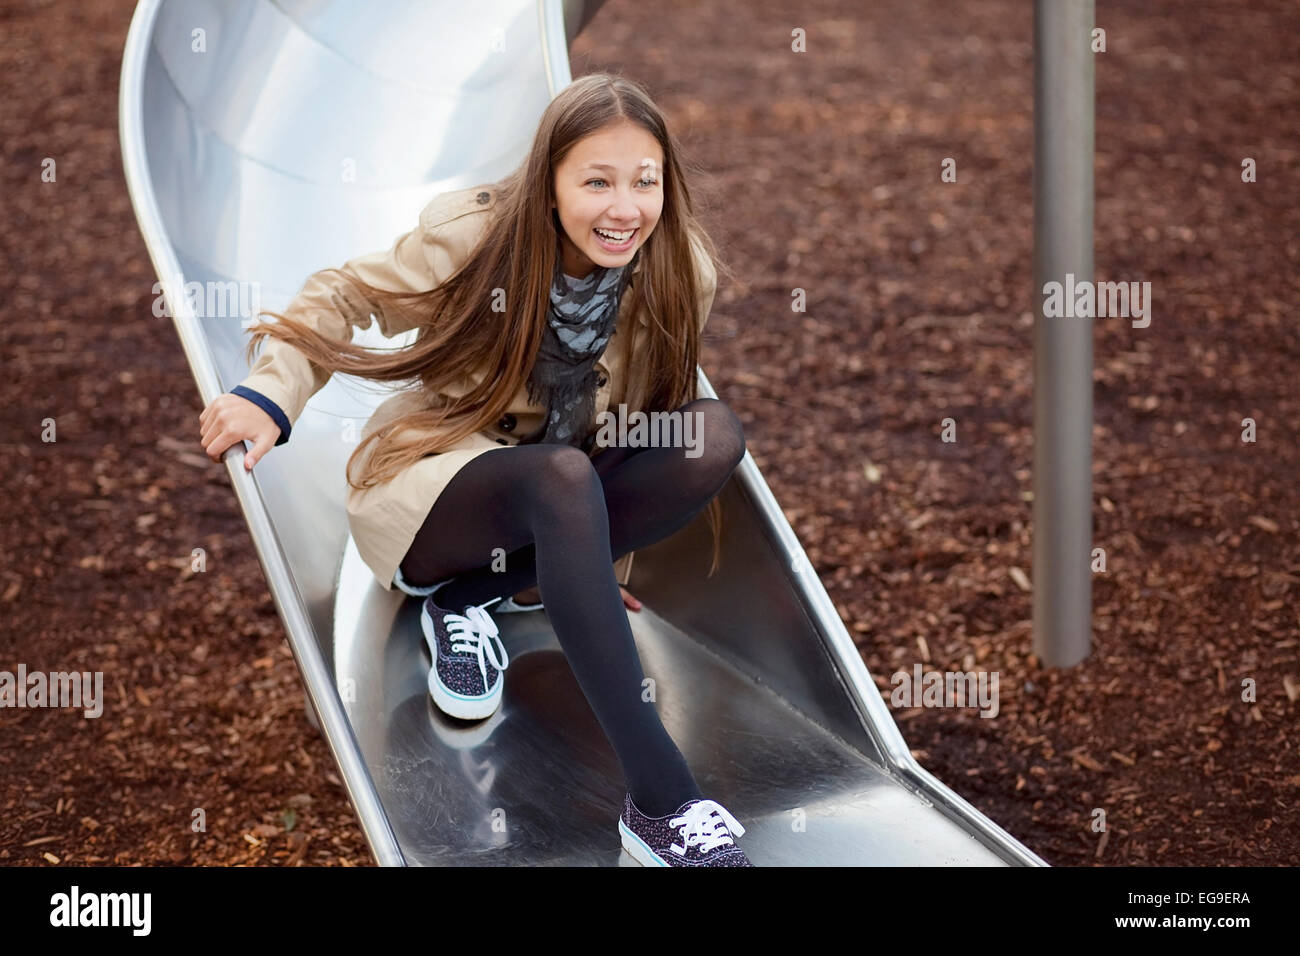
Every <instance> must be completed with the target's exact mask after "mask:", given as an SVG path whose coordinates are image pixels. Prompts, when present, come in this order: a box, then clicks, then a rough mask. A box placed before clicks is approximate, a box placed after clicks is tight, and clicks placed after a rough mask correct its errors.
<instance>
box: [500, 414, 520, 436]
mask: <svg viewBox="0 0 1300 956" xmlns="http://www.w3.org/2000/svg"><path fill="white" fill-rule="evenodd" d="M516 424H517V422H516V420H515V416H513V415H511V414H510V413H509V412H506V413H505V414H504V415H502V416H501V420H500V421H499V422H497V427H498V428H500V429H501V430H502V431H505V432H511V431H514V430H515V425H516Z"/></svg>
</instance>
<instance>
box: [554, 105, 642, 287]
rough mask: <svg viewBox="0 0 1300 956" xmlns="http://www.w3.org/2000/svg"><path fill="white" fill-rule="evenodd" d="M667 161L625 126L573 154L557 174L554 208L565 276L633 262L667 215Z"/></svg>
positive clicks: (577, 276) (584, 141)
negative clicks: (556, 214)
mask: <svg viewBox="0 0 1300 956" xmlns="http://www.w3.org/2000/svg"><path fill="white" fill-rule="evenodd" d="M663 161H664V154H663V150H662V149H660V148H659V141H658V140H656V139H655V138H654V137H653V136H651V135H650V134H649V133H647V132H646V131H645V130H644V129H642V128H641V127H640V126H637V125H635V124H633V123H629V122H626V121H621V122H619V123H617V124H613V125H610V126H606V127H605V128H604V129H601V130H598V131H597V132H595V133H592V134H591V135H590V136H588V137H586V138H585V139H582V140H579V141H578V143H577V144H576V145H575V146H574V147H573V148H572V149H571V150H569V153H568V155H567V156H565V157H564V161H563V162H562V163H560V164H559V165H558V166H557V167H556V169H555V197H556V202H554V203H552V204H551V206H552V208H556V209H558V210H559V215H560V225H561V226H563V231H562V232H561V234H560V250H561V261H560V268H561V269H563V270H564V272H565V274H566V275H569V276H572V277H573V278H575V279H581V278H583V277H584V276H586V275H588V274H589V273H590V272H591V270H592V269H594V268H596V266H598V265H599V266H605V267H607V268H613V267H617V266H623V265H627V264H628V263H629V262H631V261H632V257H633V256H634V255H636V251H637V250H638V249H639V248H641V246H642V245H643V244H644V243H645V241H646V240H647V239H649V238H650V234H651V233H652V232H654V228H655V225H656V224H657V223H658V222H659V214H660V212H662V211H663V207H664V192H663ZM602 233H605V235H602ZM609 233H613V234H614V235H609ZM629 234H630V235H629Z"/></svg>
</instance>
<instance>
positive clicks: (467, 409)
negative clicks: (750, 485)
mask: <svg viewBox="0 0 1300 956" xmlns="http://www.w3.org/2000/svg"><path fill="white" fill-rule="evenodd" d="M713 253H714V249H713V244H712V242H711V240H710V239H709V237H708V236H707V234H706V233H705V232H704V230H703V229H702V228H701V226H700V224H699V223H698V221H697V220H696V219H695V216H694V211H693V207H692V202H691V198H690V194H689V192H688V190H687V187H686V182H685V180H684V177H683V175H682V166H681V165H680V164H679V159H678V150H677V146H676V144H675V141H674V139H673V137H672V136H671V135H670V134H669V132H668V130H667V126H666V123H665V120H664V117H663V115H662V114H661V113H660V111H659V109H658V108H657V107H656V106H655V104H654V103H653V102H652V101H651V99H650V97H649V96H648V95H647V94H646V93H645V91H644V90H642V89H641V88H640V87H639V86H637V85H636V84H634V83H632V82H630V81H628V80H626V79H623V78H621V77H618V76H614V75H610V74H594V75H589V76H584V77H581V78H579V79H577V80H575V81H574V82H573V83H572V84H571V85H570V86H568V87H567V88H566V89H565V90H564V91H562V92H561V93H560V94H559V95H558V96H557V97H556V98H555V99H554V100H553V101H552V102H551V103H550V105H549V106H548V107H547V109H546V110H545V112H544V113H543V115H542V118H541V122H540V125H539V128H538V130H537V134H536V136H535V138H534V141H533V145H532V149H531V151H530V152H529V155H528V157H527V158H526V160H525V161H524V162H523V164H522V165H521V166H520V167H519V168H518V169H517V170H516V171H515V172H513V173H512V174H511V175H509V176H508V177H506V178H505V179H504V180H502V181H501V182H499V183H495V184H488V185H485V186H480V187H475V188H473V189H466V190H459V191H456V192H452V193H447V194H444V195H442V196H439V197H437V198H435V199H434V200H433V201H432V202H431V203H430V204H429V205H428V206H427V207H426V208H425V209H424V210H423V211H422V212H421V214H420V225H419V227H418V228H416V229H414V230H412V231H411V232H410V233H407V234H406V235H404V236H402V237H400V238H399V239H398V240H397V241H396V243H395V244H394V246H393V248H392V249H391V250H389V251H388V252H386V253H375V254H372V255H369V256H361V257H358V258H356V259H353V260H351V261H349V262H348V263H346V264H345V265H344V266H343V267H342V268H341V269H328V270H323V271H322V272H319V273H316V274H315V275H314V276H312V277H311V278H310V279H309V280H308V282H307V285H306V287H305V288H304V289H303V291H302V292H301V293H300V294H299V296H298V297H297V298H296V299H295V300H294V301H293V302H292V303H291V304H290V306H289V307H288V309H287V310H286V312H288V313H290V314H287V315H286V314H280V313H269V314H271V315H274V316H276V317H277V318H278V319H279V322H276V323H261V324H258V325H256V326H254V327H253V329H252V331H253V337H252V341H250V343H249V346H248V354H249V358H250V361H251V359H252V356H253V352H254V350H255V347H256V345H257V343H258V342H259V341H262V340H265V341H266V348H264V349H263V350H262V353H261V355H260V356H259V357H258V359H257V361H256V363H255V364H253V365H252V366H251V369H250V374H249V376H248V377H247V378H246V379H245V380H244V381H243V382H242V383H241V384H240V385H239V386H237V387H236V388H235V389H233V390H232V394H229V395H223V396H220V397H218V398H217V399H215V400H214V401H213V402H212V403H211V404H210V405H209V406H208V408H207V409H205V410H204V412H203V415H202V416H201V417H200V424H201V427H202V441H203V444H204V449H205V451H206V452H207V454H208V455H209V457H212V458H213V459H214V460H217V461H219V460H220V456H221V454H222V453H224V452H225V450H226V449H227V448H229V447H230V446H231V445H232V444H234V443H235V442H237V441H241V440H249V441H251V442H253V448H252V451H251V452H250V453H249V454H248V455H247V456H246V459H247V467H249V468H251V467H252V466H253V464H254V462H255V461H256V460H257V459H258V458H260V457H261V456H262V455H263V454H265V452H267V451H268V450H269V449H270V448H271V447H272V446H273V445H279V444H283V443H284V442H286V441H287V440H288V438H289V432H290V428H291V426H292V423H293V421H295V420H296V419H297V417H298V415H300V414H301V412H302V410H303V408H304V406H305V405H306V403H307V400H308V399H309V398H310V397H311V395H312V394H313V393H314V392H315V391H317V390H318V389H320V388H321V387H322V386H324V384H325V382H326V381H328V379H329V377H330V375H331V374H333V373H334V372H342V373H345V374H349V375H359V376H362V377H365V378H368V379H373V380H376V381H386V382H402V381H410V380H412V379H416V378H418V379H419V381H420V384H421V386H422V387H421V388H419V389H411V390H407V391H403V392H399V393H398V394H397V395H395V396H394V397H392V398H390V399H388V400H387V401H386V402H384V403H383V405H381V406H380V407H379V408H378V409H377V410H376V411H375V413H374V415H373V416H372V417H371V419H370V421H369V423H368V424H367V426H366V429H365V433H364V435H363V437H362V440H361V442H360V443H359V444H358V446H357V449H356V451H355V452H354V453H353V454H352V457H351V458H350V459H349V461H348V468H347V472H348V485H349V488H348V504H347V507H348V519H349V526H350V528H351V530H352V535H353V540H354V541H355V542H356V544H357V547H358V550H359V551H360V553H361V555H362V557H363V558H364V559H365V561H366V563H367V564H368V566H369V567H370V568H371V569H372V570H373V571H374V572H375V575H376V577H377V578H378V580H379V582H380V583H381V585H383V586H384V587H385V588H390V589H391V588H392V587H394V586H396V587H398V588H399V589H401V590H403V591H405V592H406V593H409V594H415V595H419V596H423V597H424V604H423V611H422V614H421V622H422V626H423V628H424V633H425V638H426V640H427V642H428V644H429V648H430V651H431V653H432V656H433V666H432V668H431V669H430V673H429V689H430V693H431V694H432V696H433V698H434V701H435V703H436V704H437V705H438V706H439V707H440V708H441V709H442V710H444V711H445V712H447V713H449V714H451V715H452V716H456V717H461V718H481V717H487V716H490V715H491V714H492V713H493V712H494V711H495V710H496V708H497V707H498V706H499V704H500V701H501V695H502V687H503V685H504V671H505V669H506V666H507V663H508V662H507V658H506V654H505V648H504V647H503V646H502V645H501V642H500V638H499V636H498V632H497V628H496V625H495V623H494V622H493V621H492V618H491V617H490V616H489V614H488V612H487V608H488V607H489V606H491V605H492V604H493V603H495V602H496V601H498V600H500V599H501V598H502V597H504V596H509V595H516V596H517V597H519V598H520V599H521V600H522V599H524V598H525V595H524V594H521V593H518V592H523V591H524V590H525V589H528V588H531V587H533V586H534V585H536V586H537V587H538V588H539V589H540V592H541V594H542V595H544V596H545V599H546V610H547V615H548V617H549V619H550V623H551V625H552V627H553V629H554V631H555V634H556V637H557V639H558V640H559V642H560V645H561V647H562V648H563V650H564V653H565V657H566V659H567V660H568V662H569V665H570V666H571V667H572V669H573V673H574V675H575V677H576V678H577V680H578V683H579V686H580V687H581V688H582V691H583V693H584V694H585V695H586V697H587V699H588V701H589V702H590V704H591V707H592V710H593V711H594V712H595V714H596V717H597V719H598V720H599V721H600V724H601V727H602V728H603V730H604V732H605V734H606V735H607V737H608V738H609V740H610V743H611V744H612V746H613V748H614V750H615V752H616V753H617V755H618V759H619V762H620V764H621V766H622V768H623V771H624V775H625V777H626V780H627V784H628V793H627V796H626V797H625V799H624V802H623V810H622V814H621V816H620V820H619V832H620V834H621V835H622V842H623V846H624V847H625V848H626V849H627V850H628V851H629V853H631V854H632V856H633V857H634V858H636V859H637V860H639V861H640V862H642V863H643V864H648V865H656V866H665V865H666V866H750V865H752V864H750V862H749V861H748V859H746V857H745V854H744V853H743V852H742V851H741V850H740V848H739V847H737V846H736V844H735V842H734V838H735V837H739V836H741V835H742V834H743V833H744V828H743V827H742V826H741V825H740V824H739V823H738V822H737V821H736V819H735V818H734V817H733V816H732V815H731V814H730V813H728V812H727V811H726V809H724V808H723V807H722V806H721V805H720V804H718V803H716V802H715V801H712V800H707V799H704V795H703V794H702V793H701V791H700V788H699V786H698V785H697V783H696V781H695V778H694V777H693V776H692V774H691V771H690V769H689V768H688V767H687V765H686V761H685V759H684V758H683V757H682V754H681V752H680V751H679V750H678V748H677V746H676V745H675V744H674V743H673V741H672V739H671V738H670V737H669V735H668V733H667V731H666V730H665V729H664V727H663V725H662V723H661V722H660V720H659V716H658V713H657V712H656V710H655V707H654V704H653V702H645V701H643V699H642V681H643V679H644V674H643V672H642V669H641V662H640V658H639V657H638V655H637V650H636V644H635V642H634V640H633V637H632V631H631V626H630V625H629V623H628V619H627V612H626V610H625V609H624V604H625V603H626V604H627V605H628V606H629V607H635V606H637V604H636V601H635V598H632V596H631V595H630V594H627V593H626V591H623V590H622V589H621V588H620V584H619V580H618V579H617V578H616V576H615V573H614V566H613V562H614V560H615V559H616V558H617V559H619V560H620V561H622V560H624V559H625V558H626V557H630V555H631V552H633V551H634V550H635V549H637V548H640V547H645V546H648V545H650V544H651V543H653V542H655V541H659V540H661V539H662V538H665V537H667V536H668V535H670V534H673V533H674V532H676V531H677V530H679V529H680V528H682V527H684V526H685V525H686V524H687V523H688V522H690V521H691V520H692V519H693V518H695V517H696V516H697V515H698V514H699V513H700V512H701V511H702V510H704V509H705V508H706V507H707V508H708V517H709V521H710V525H711V526H712V529H713V535H714V549H713V564H712V566H711V567H710V569H709V574H710V575H712V573H713V571H714V570H715V569H716V567H717V561H718V556H719V543H718V518H719V509H718V505H717V502H716V500H715V496H716V494H717V493H718V491H720V490H721V488H722V486H723V485H724V484H725V483H726V481H727V479H728V478H729V477H730V475H731V472H732V471H733V470H734V468H735V467H736V465H737V464H739V462H740V460H741V458H742V457H743V456H744V453H745V442H744V435H743V431H742V428H741V425H740V422H739V420H738V419H737V417H736V416H735V414H734V413H733V412H732V411H731V410H730V409H729V408H728V407H727V406H726V405H725V404H723V403H722V402H720V401H718V400H716V399H699V398H696V373H695V369H696V364H697V362H698V356H699V339H700V332H701V330H702V328H703V325H704V323H705V321H706V320H707V318H708V311H709V307H710V305H711V304H712V301H713V294H714V290H715V288H716V276H717V272H716V268H715V265H714V257H713ZM372 313H373V316H374V318H376V319H377V320H378V322H379V324H380V328H381V331H382V332H383V333H384V334H385V335H386V336H393V335H397V334H399V333H400V332H403V331H406V330H409V329H415V330H417V334H416V338H415V341H414V343H413V344H411V345H410V346H409V347H406V348H402V349H390V350H374V349H368V348H364V347H361V346H357V345H353V344H352V343H351V341H350V338H351V331H352V327H358V328H364V327H365V326H367V325H368V324H369V322H370V319H371V316H372ZM611 409H613V410H620V409H626V410H629V411H635V410H644V411H674V410H675V411H677V412H679V413H680V415H691V416H692V417H693V418H694V423H695V424H696V425H697V426H698V428H697V434H699V435H700V436H701V439H702V440H700V442H699V446H698V448H696V449H695V450H696V451H699V450H701V449H702V453H700V454H693V455H692V456H690V457H688V456H687V455H686V454H685V453H684V451H683V449H681V448H674V447H665V446H662V445H660V446H659V447H644V443H638V445H637V446H636V447H600V445H601V444H602V443H601V442H598V441H597V432H598V429H597V428H596V427H595V426H596V422H595V421H593V418H594V417H595V416H600V415H601V413H605V412H608V411H610V410H611ZM674 417H677V416H674ZM602 419H603V416H602ZM606 433H608V432H606ZM502 554H504V555H505V561H504V569H503V567H502V561H501V560H500V556H501V555H502ZM624 580H626V579H624Z"/></svg>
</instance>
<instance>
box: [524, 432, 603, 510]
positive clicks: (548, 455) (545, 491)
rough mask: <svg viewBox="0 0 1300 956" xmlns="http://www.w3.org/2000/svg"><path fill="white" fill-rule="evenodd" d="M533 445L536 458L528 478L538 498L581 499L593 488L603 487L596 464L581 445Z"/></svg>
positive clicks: (544, 499) (554, 499)
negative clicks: (576, 446) (577, 446)
mask: <svg viewBox="0 0 1300 956" xmlns="http://www.w3.org/2000/svg"><path fill="white" fill-rule="evenodd" d="M531 448H535V449H537V451H536V453H535V454H536V458H537V461H536V462H535V465H536V467H534V468H530V469H528V470H527V471H526V475H527V476H528V477H527V479H526V480H527V481H528V483H529V486H530V490H531V492H532V494H533V495H534V496H535V498H536V500H539V501H571V500H581V499H582V498H583V496H584V495H586V494H587V492H588V491H589V490H590V489H592V488H595V489H599V488H600V476H599V475H598V474H597V472H596V466H595V464H594V463H593V462H592V460H591V458H590V456H588V455H587V453H586V452H585V451H583V450H582V449H581V448H575V447H574V446H573V445H553V444H545V445H533V446H531ZM602 500H603V499H602Z"/></svg>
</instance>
